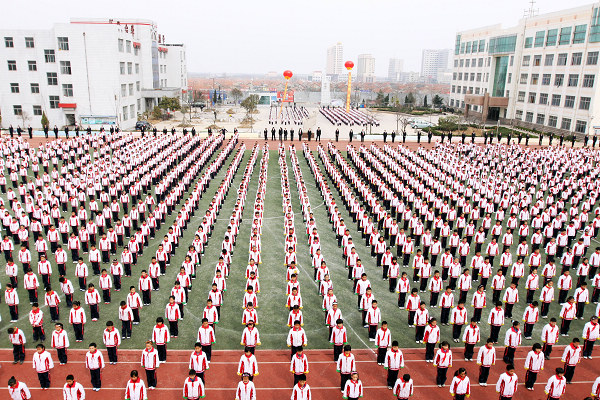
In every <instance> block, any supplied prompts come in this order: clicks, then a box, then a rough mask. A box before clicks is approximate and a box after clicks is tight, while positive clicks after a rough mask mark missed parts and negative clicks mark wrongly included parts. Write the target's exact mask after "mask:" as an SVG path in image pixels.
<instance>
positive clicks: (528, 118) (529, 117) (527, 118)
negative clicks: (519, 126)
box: [525, 112, 533, 122]
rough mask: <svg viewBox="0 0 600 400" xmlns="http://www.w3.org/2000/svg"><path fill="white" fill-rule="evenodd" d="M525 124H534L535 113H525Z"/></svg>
mask: <svg viewBox="0 0 600 400" xmlns="http://www.w3.org/2000/svg"><path fill="white" fill-rule="evenodd" d="M525 122H533V113H532V112H526V113H525Z"/></svg>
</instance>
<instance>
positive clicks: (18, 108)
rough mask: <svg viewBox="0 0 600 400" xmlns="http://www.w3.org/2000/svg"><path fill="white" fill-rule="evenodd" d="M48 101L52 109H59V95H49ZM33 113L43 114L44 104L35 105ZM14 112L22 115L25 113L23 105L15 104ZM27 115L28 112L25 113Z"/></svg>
mask: <svg viewBox="0 0 600 400" xmlns="http://www.w3.org/2000/svg"><path fill="white" fill-rule="evenodd" d="M48 102H49V105H50V109H53V110H54V109H57V108H58V103H59V102H60V98H59V97H58V96H48ZM32 111H33V115H42V106H38V105H34V106H33V107H32ZM13 113H14V114H15V115H18V116H22V115H23V113H24V110H23V106H22V105H20V104H15V105H13ZM25 115H27V114H25Z"/></svg>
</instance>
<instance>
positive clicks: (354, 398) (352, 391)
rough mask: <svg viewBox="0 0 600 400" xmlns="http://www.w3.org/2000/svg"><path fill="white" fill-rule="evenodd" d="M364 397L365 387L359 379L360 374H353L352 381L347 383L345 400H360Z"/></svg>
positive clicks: (344, 394) (344, 392)
mask: <svg viewBox="0 0 600 400" xmlns="http://www.w3.org/2000/svg"><path fill="white" fill-rule="evenodd" d="M363 395H364V393H363V385H362V382H361V381H360V379H358V372H353V373H352V374H351V375H350V379H349V380H347V381H346V386H345V387H344V390H343V396H342V397H343V398H344V399H345V400H358V399H359V397H363Z"/></svg>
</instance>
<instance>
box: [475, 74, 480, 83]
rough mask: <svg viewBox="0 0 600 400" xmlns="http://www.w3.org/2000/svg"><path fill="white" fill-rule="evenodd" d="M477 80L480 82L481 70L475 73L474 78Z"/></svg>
mask: <svg viewBox="0 0 600 400" xmlns="http://www.w3.org/2000/svg"><path fill="white" fill-rule="evenodd" d="M476 80H477V82H481V72H478V73H477V78H476Z"/></svg>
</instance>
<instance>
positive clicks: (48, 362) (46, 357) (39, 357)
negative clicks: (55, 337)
mask: <svg viewBox="0 0 600 400" xmlns="http://www.w3.org/2000/svg"><path fill="white" fill-rule="evenodd" d="M35 350H36V351H35V353H33V369H34V370H35V372H37V375H38V379H39V381H40V387H41V388H42V390H48V389H49V388H50V370H52V368H54V362H53V361H52V356H51V355H50V353H49V352H48V351H46V346H44V345H43V344H42V343H40V344H38V345H37V346H36V349H35Z"/></svg>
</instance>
